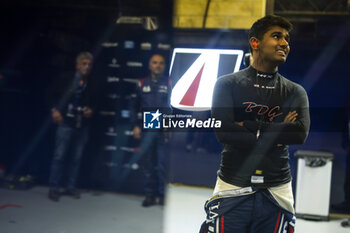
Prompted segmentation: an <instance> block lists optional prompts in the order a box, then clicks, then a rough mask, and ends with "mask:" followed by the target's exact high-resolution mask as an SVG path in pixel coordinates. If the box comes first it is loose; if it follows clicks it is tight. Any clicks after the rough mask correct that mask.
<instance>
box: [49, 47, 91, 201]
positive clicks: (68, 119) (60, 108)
mask: <svg viewBox="0 0 350 233" xmlns="http://www.w3.org/2000/svg"><path fill="white" fill-rule="evenodd" d="M92 62H93V56H92V55H91V53H89V52H81V53H79V54H78V56H77V58H76V67H75V69H76V71H75V73H74V72H73V73H66V74H64V75H61V76H60V77H59V80H57V82H56V83H55V84H54V87H53V90H52V93H51V94H52V109H51V117H52V120H53V122H54V124H56V125H57V129H56V134H55V147H54V154H53V158H52V162H51V171H50V177H49V186H50V190H49V193H48V197H49V199H51V200H52V201H59V198H60V195H61V192H60V188H61V185H62V178H63V174H67V182H66V190H65V194H67V195H70V196H72V197H73V198H75V199H78V198H80V194H79V192H78V190H77V189H76V180H77V176H78V173H79V167H80V161H81V157H82V155H83V150H84V148H85V145H86V143H87V140H88V132H89V128H88V125H89V121H90V119H91V117H92V115H93V109H94V107H95V106H94V105H95V101H94V99H95V96H94V95H95V91H94V85H93V83H92V79H91V77H90V76H89V74H90V72H91V68H92ZM66 160H67V161H66ZM67 162H68V163H67ZM65 165H68V167H65ZM65 169H67V173H66V172H65Z"/></svg>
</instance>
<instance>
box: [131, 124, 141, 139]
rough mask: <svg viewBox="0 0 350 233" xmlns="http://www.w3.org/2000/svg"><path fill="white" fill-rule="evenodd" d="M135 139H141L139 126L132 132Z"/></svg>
mask: <svg viewBox="0 0 350 233" xmlns="http://www.w3.org/2000/svg"><path fill="white" fill-rule="evenodd" d="M132 132H133V135H134V138H135V139H141V128H140V127H138V126H135V127H134V129H133V130H132Z"/></svg>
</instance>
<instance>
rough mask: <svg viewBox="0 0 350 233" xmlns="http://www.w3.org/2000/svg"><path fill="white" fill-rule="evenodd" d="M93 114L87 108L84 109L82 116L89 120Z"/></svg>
mask: <svg viewBox="0 0 350 233" xmlns="http://www.w3.org/2000/svg"><path fill="white" fill-rule="evenodd" d="M93 114H94V112H93V111H92V109H91V108H89V107H86V109H85V111H84V114H83V115H84V117H86V118H90V117H92V115H93Z"/></svg>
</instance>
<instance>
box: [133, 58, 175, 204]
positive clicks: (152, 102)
mask: <svg viewBox="0 0 350 233" xmlns="http://www.w3.org/2000/svg"><path fill="white" fill-rule="evenodd" d="M148 68H149V70H150V75H149V76H147V77H146V78H142V79H140V80H139V84H138V88H137V95H136V98H134V99H133V101H132V104H131V106H132V111H131V112H132V117H131V121H132V123H133V125H134V127H133V135H134V138H136V139H141V143H140V148H141V151H140V152H137V153H138V157H142V156H145V157H146V163H147V164H146V168H145V177H146V180H145V187H144V192H145V195H146V197H145V200H144V201H143V202H142V206H144V207H148V206H152V205H155V204H156V203H157V202H156V200H157V198H158V203H159V204H160V205H163V204H164V194H165V183H166V172H167V169H166V168H167V161H168V156H169V155H168V154H167V153H166V151H165V143H166V138H165V136H164V132H163V131H161V130H159V131H152V132H141V127H140V124H139V122H138V121H137V117H136V114H137V113H138V112H140V111H145V110H147V111H150V110H151V111H157V110H160V112H162V113H167V112H168V111H170V110H169V109H170V93H171V85H170V80H169V77H168V76H165V75H164V71H165V60H164V57H163V56H162V55H160V54H154V55H152V56H151V58H150V60H149V66H148Z"/></svg>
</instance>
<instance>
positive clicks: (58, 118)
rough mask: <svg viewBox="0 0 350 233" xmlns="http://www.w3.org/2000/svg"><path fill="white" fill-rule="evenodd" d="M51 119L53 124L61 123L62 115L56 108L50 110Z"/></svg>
mask: <svg viewBox="0 0 350 233" xmlns="http://www.w3.org/2000/svg"><path fill="white" fill-rule="evenodd" d="M51 116H52V120H53V122H54V123H55V124H57V125H60V124H62V123H63V117H62V114H61V113H60V111H58V110H57V109H55V110H53V111H52V114H51Z"/></svg>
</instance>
